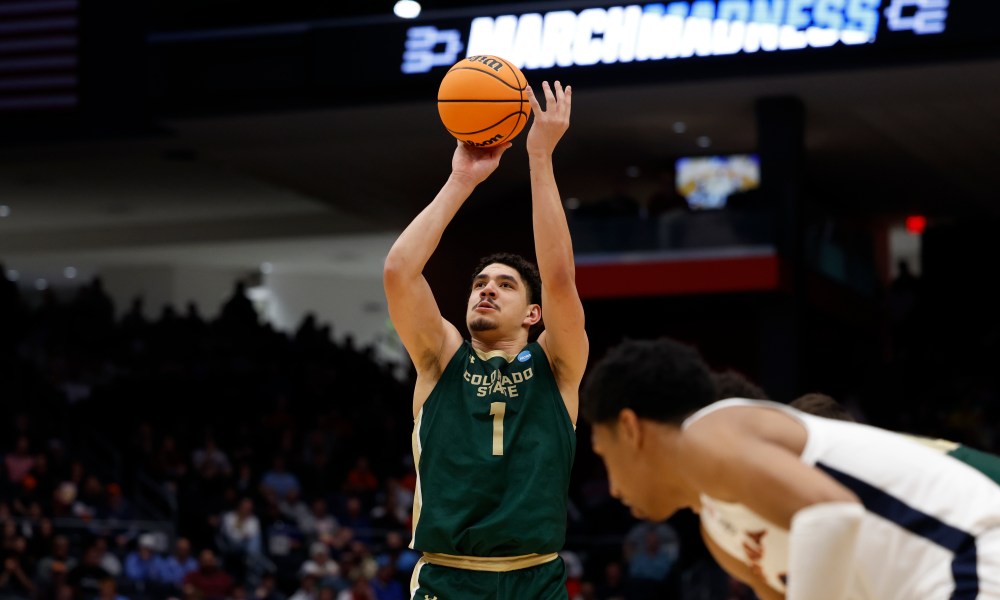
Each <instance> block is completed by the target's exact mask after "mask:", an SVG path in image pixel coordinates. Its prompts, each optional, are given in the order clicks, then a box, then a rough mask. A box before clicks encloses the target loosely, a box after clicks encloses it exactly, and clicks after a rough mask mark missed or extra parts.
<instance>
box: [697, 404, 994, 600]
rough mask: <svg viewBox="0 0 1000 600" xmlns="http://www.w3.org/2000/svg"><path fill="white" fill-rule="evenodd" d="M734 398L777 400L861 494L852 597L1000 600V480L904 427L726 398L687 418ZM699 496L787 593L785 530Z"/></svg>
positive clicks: (713, 529)
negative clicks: (922, 440)
mask: <svg viewBox="0 0 1000 600" xmlns="http://www.w3.org/2000/svg"><path fill="white" fill-rule="evenodd" d="M731 406H755V407H765V408H773V409H775V410H780V411H782V412H784V413H785V414H787V415H789V416H791V417H793V418H794V419H796V420H798V421H799V422H801V423H802V424H803V425H804V426H805V428H806V432H807V435H808V438H807V441H806V445H805V448H804V449H803V451H802V456H801V459H802V462H803V463H805V464H807V465H812V466H815V467H817V468H818V469H820V470H822V471H824V472H825V473H827V474H828V475H830V476H831V477H833V478H834V479H836V480H837V481H838V482H840V483H841V484H842V485H844V486H845V487H847V488H848V489H850V490H851V491H853V492H854V493H855V494H857V496H858V497H859V498H860V499H861V501H862V503H863V504H864V506H865V510H866V514H865V517H864V522H863V523H862V527H861V535H860V538H859V540H858V550H857V555H856V558H855V565H856V569H855V576H854V578H853V581H852V584H851V588H850V590H851V591H850V594H849V598H850V599H851V600H925V599H927V600H939V599H940V600H946V599H954V600H975V599H979V600H985V599H990V600H994V599H996V600H1000V486H997V485H996V483H994V482H993V481H992V480H990V479H989V478H988V477H986V476H985V475H983V474H982V473H980V472H979V471H977V470H975V469H973V468H972V467H970V466H968V465H966V464H965V463H963V462H961V461H959V460H956V459H954V458H952V457H950V456H947V455H944V454H941V453H940V452H938V451H937V450H934V449H931V448H929V447H926V446H925V445H923V444H920V443H917V442H914V441H913V440H911V439H909V438H908V437H906V436H903V435H900V434H897V433H893V432H891V431H886V430H884V429H878V428H876V427H870V426H868V425H862V424H859V423H850V422H846V421H836V420H833V419H825V418H822V417H817V416H814V415H810V414H807V413H804V412H801V411H799V410H796V409H794V408H792V407H790V406H787V405H784V404H778V403H776V402H766V401H759V400H744V399H741V398H731V399H729V400H722V401H720V402H716V403H714V404H711V405H709V406H707V407H705V408H703V409H701V410H700V411H698V412H696V413H695V414H693V415H691V416H690V417H688V418H687V419H686V420H685V421H684V423H683V424H682V426H681V427H682V428H686V427H688V426H690V425H691V424H692V423H693V422H695V421H697V420H698V419H699V418H701V417H703V416H705V415H706V414H709V413H711V412H714V411H716V410H720V409H724V408H727V407H731ZM701 502H702V508H701V522H702V525H703V527H704V529H705V532H706V533H707V534H708V535H709V536H710V537H711V538H712V540H713V541H715V543H716V544H718V545H719V547H720V548H721V549H722V550H723V551H725V552H727V553H728V554H730V555H732V556H733V557H734V558H736V559H737V560H740V561H741V562H743V563H744V564H746V565H747V566H749V567H750V568H751V570H754V571H757V572H759V574H760V575H762V576H763V577H764V578H765V580H766V581H767V582H768V583H769V584H770V586H771V587H772V588H774V589H775V590H777V591H779V592H782V593H784V591H785V577H786V576H787V571H788V530H787V529H784V528H782V527H778V526H777V525H774V524H773V523H771V522H770V521H767V520H766V519H764V518H763V517H761V516H759V515H758V514H756V513H755V512H753V511H752V510H750V509H749V508H747V507H746V506H744V505H742V504H733V503H729V502H720V501H719V500H716V499H714V498H711V497H710V496H706V495H704V494H703V495H702V496H701Z"/></svg>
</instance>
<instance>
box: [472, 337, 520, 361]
mask: <svg viewBox="0 0 1000 600" xmlns="http://www.w3.org/2000/svg"><path fill="white" fill-rule="evenodd" d="M527 345H528V336H527V335H519V336H516V337H511V338H485V339H483V338H482V337H479V336H476V335H473V336H472V347H473V348H475V349H476V350H477V351H479V352H483V353H487V352H497V351H499V352H503V353H504V354H508V355H510V356H514V355H516V354H517V353H518V352H520V351H521V350H522V349H523V348H524V347H525V346H527Z"/></svg>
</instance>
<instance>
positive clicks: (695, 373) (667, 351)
mask: <svg viewBox="0 0 1000 600" xmlns="http://www.w3.org/2000/svg"><path fill="white" fill-rule="evenodd" d="M715 393H716V392H715V383H714V382H713V381H712V376H711V372H710V371H709V368H708V366H707V365H706V364H705V361H704V360H703V359H702V357H701V354H700V353H699V352H698V350H696V349H695V348H694V347H693V346H689V345H687V344H684V343H682V342H679V341H677V340H673V339H670V338H660V339H656V340H626V341H624V342H622V343H621V344H619V345H618V346H615V347H614V348H612V349H611V350H609V351H608V353H607V354H606V355H605V356H604V358H602V359H601V360H600V361H599V362H598V363H597V364H596V365H594V367H593V369H592V370H591V372H590V374H589V375H588V377H587V380H586V382H585V384H584V387H583V390H582V392H581V400H582V402H581V407H582V412H583V416H584V418H585V419H587V421H589V422H591V423H609V422H611V421H613V420H614V419H616V418H617V417H618V414H619V413H620V412H621V411H622V410H623V409H626V408H630V409H632V410H633V411H635V413H636V415H638V416H639V417H640V418H645V419H650V420H653V421H659V422H662V423H669V424H673V425H678V426H679V425H680V424H681V423H682V422H683V420H684V419H685V418H687V417H688V416H689V415H690V414H691V413H693V412H695V411H697V410H698V409H700V408H702V407H704V406H708V405H709V404H711V403H712V402H714V401H715Z"/></svg>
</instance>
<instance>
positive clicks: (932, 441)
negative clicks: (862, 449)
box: [789, 393, 1000, 484]
mask: <svg viewBox="0 0 1000 600" xmlns="http://www.w3.org/2000/svg"><path fill="white" fill-rule="evenodd" d="M789 406H792V407H793V408H797V409H799V410H801V411H802V412H807V413H809V414H811V415H817V416H820V417H826V418H828V419H839V420H841V421H852V422H857V419H855V418H854V415H852V414H851V413H850V411H848V410H847V409H846V408H845V407H844V406H843V405H842V404H841V403H839V402H837V401H836V400H835V399H834V398H832V397H831V396H827V395H826V394H816V393H813V394H806V395H804V396H799V397H798V398H796V399H795V400H792V402H791V403H790V404H789ZM909 437H910V438H911V439H913V440H914V441H916V442H920V443H921V444H924V445H926V446H928V447H930V448H934V449H935V450H938V451H939V452H943V453H945V454H947V455H948V456H951V457H953V458H956V459H958V460H960V461H962V462H964V463H965V464H967V465H969V466H970V467H972V468H974V469H976V470H978V471H979V472H981V473H982V474H983V475H986V476H987V477H989V478H990V479H992V480H993V481H995V482H996V483H997V484H1000V456H997V455H996V454H990V453H989V452H983V451H982V450H977V449H975V448H972V447H969V446H966V445H965V444H959V443H958V442H953V441H951V440H944V439H941V438H933V437H926V436H918V435H910V436H909Z"/></svg>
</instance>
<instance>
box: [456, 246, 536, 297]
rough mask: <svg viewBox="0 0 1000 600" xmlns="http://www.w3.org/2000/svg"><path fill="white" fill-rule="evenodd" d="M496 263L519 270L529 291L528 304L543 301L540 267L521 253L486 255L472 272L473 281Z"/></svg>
mask: <svg viewBox="0 0 1000 600" xmlns="http://www.w3.org/2000/svg"><path fill="white" fill-rule="evenodd" d="M495 263H499V264H501V265H507V266H508V267H510V268H512V269H514V270H515V271H517V274H518V275H520V276H521V281H523V282H524V287H525V291H526V292H527V293H528V304H539V305H540V304H541V303H542V277H541V276H540V275H539V274H538V267H536V266H535V263H533V262H531V261H530V260H528V259H526V258H524V257H523V256H521V255H520V254H512V253H510V252H497V253H494V254H490V255H489V256H484V257H483V258H481V259H480V260H479V264H477V265H476V270H475V271H473V272H472V281H475V279H476V276H477V275H479V274H480V273H482V272H483V269H485V268H486V267H488V266H490V265H492V264H495Z"/></svg>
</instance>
